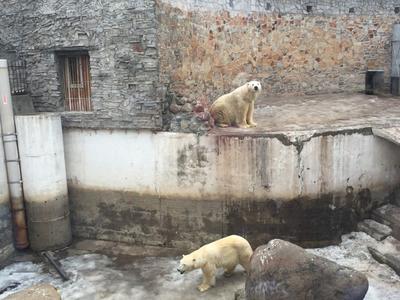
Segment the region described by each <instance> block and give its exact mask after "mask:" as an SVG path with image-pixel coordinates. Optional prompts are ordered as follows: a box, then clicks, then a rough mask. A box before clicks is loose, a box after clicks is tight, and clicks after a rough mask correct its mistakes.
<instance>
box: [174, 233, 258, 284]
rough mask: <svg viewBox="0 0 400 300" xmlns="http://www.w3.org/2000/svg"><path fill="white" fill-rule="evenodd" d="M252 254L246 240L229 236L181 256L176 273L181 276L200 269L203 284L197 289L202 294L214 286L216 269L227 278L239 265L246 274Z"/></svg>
mask: <svg viewBox="0 0 400 300" xmlns="http://www.w3.org/2000/svg"><path fill="white" fill-rule="evenodd" d="M252 254H253V250H252V249H251V246H250V244H249V242H248V241H247V240H245V239H244V238H242V237H240V236H238V235H230V236H228V237H225V238H222V239H219V240H217V241H214V242H212V243H209V244H207V245H204V246H203V247H201V248H199V249H197V250H196V251H193V252H192V253H190V254H188V255H183V257H182V259H181V261H180V265H179V267H178V272H180V273H181V274H183V273H185V272H190V271H192V270H194V269H199V268H201V270H202V271H203V282H202V283H201V284H200V285H199V286H198V287H197V288H198V290H199V291H200V292H204V291H206V290H208V289H209V288H210V287H211V286H214V285H215V273H216V271H217V268H224V275H225V276H227V277H229V276H230V275H232V273H233V271H234V270H235V267H236V265H238V264H240V265H241V266H242V267H243V268H244V269H245V270H246V272H247V273H248V272H249V266H250V257H251V255H252Z"/></svg>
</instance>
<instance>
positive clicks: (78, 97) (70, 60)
mask: <svg viewBox="0 0 400 300" xmlns="http://www.w3.org/2000/svg"><path fill="white" fill-rule="evenodd" d="M61 63H62V64H63V77H64V97H65V110H67V111H90V110H92V104H91V91H90V60H89V55H87V54H80V55H78V54H77V55H65V56H62V59H61Z"/></svg>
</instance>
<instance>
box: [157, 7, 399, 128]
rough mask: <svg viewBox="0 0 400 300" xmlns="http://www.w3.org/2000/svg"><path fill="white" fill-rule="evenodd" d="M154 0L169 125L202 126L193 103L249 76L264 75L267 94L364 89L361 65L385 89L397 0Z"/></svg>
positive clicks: (199, 104)
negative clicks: (378, 74)
mask: <svg viewBox="0 0 400 300" xmlns="http://www.w3.org/2000/svg"><path fill="white" fill-rule="evenodd" d="M157 3H158V7H157V12H158V18H159V23H160V24H162V26H160V28H159V30H158V39H159V43H158V45H159V53H160V76H161V81H162V83H163V85H165V86H167V87H168V92H167V96H168V97H167V98H166V101H167V102H168V104H169V114H168V113H167V112H166V114H165V124H164V125H165V128H168V129H170V130H174V131H196V130H199V129H201V128H202V124H204V122H201V121H202V120H201V118H200V120H198V118H197V119H196V118H193V114H192V113H191V112H192V110H195V111H201V110H202V109H203V108H202V107H204V109H205V110H206V109H207V104H208V103H212V102H213V101H214V100H215V99H217V97H218V96H220V95H222V94H225V93H227V92H229V91H231V90H232V89H234V88H236V87H237V86H239V85H241V84H243V83H244V82H245V81H248V80H251V79H257V80H260V81H261V84H262V86H263V94H262V95H261V96H260V98H261V99H263V98H266V99H268V96H270V95H282V94H304V93H306V94H321V93H337V92H343V91H346V92H359V91H363V90H364V86H365V71H366V70H368V69H369V70H370V69H382V70H384V71H385V86H386V91H388V90H389V89H388V87H389V83H390V78H389V77H390V62H391V36H392V30H393V24H394V23H396V22H399V21H400V18H399V16H400V15H399V14H398V13H395V7H400V2H399V1H373V0H368V1H365V0H362V1H361V0H359V1H343V0H335V1H323V0H316V1H300V0H285V1H269V0H262V1H261V0H252V1H244V0H232V1H227V0H216V1H206V0H203V1H198V0H178V1H175V0H159V1H157ZM307 6H312V11H310V12H307ZM351 9H352V10H351ZM350 11H353V12H350ZM166 107H167V106H166ZM182 119H183V120H185V122H182V121H181V120H182ZM188 122H189V123H190V125H189V126H186V123H188ZM180 123H184V124H185V126H181V125H180ZM193 124H197V126H196V125H193ZM182 127H183V128H182Z"/></svg>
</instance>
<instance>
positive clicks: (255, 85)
mask: <svg viewBox="0 0 400 300" xmlns="http://www.w3.org/2000/svg"><path fill="white" fill-rule="evenodd" d="M246 85H247V88H248V90H249V92H253V93H259V92H261V83H260V82H259V81H256V80H252V81H249V82H248V83H247V84H246Z"/></svg>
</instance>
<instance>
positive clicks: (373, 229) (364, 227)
mask: <svg viewBox="0 0 400 300" xmlns="http://www.w3.org/2000/svg"><path fill="white" fill-rule="evenodd" d="M357 229H358V230H359V231H362V232H365V233H367V234H369V235H370V236H372V237H373V238H374V239H376V240H377V241H381V240H383V239H384V238H386V237H387V236H389V235H390V234H391V233H392V229H391V228H390V227H389V226H386V225H384V224H381V223H378V222H376V221H374V220H371V219H366V220H364V221H362V222H359V223H358V224H357Z"/></svg>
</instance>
